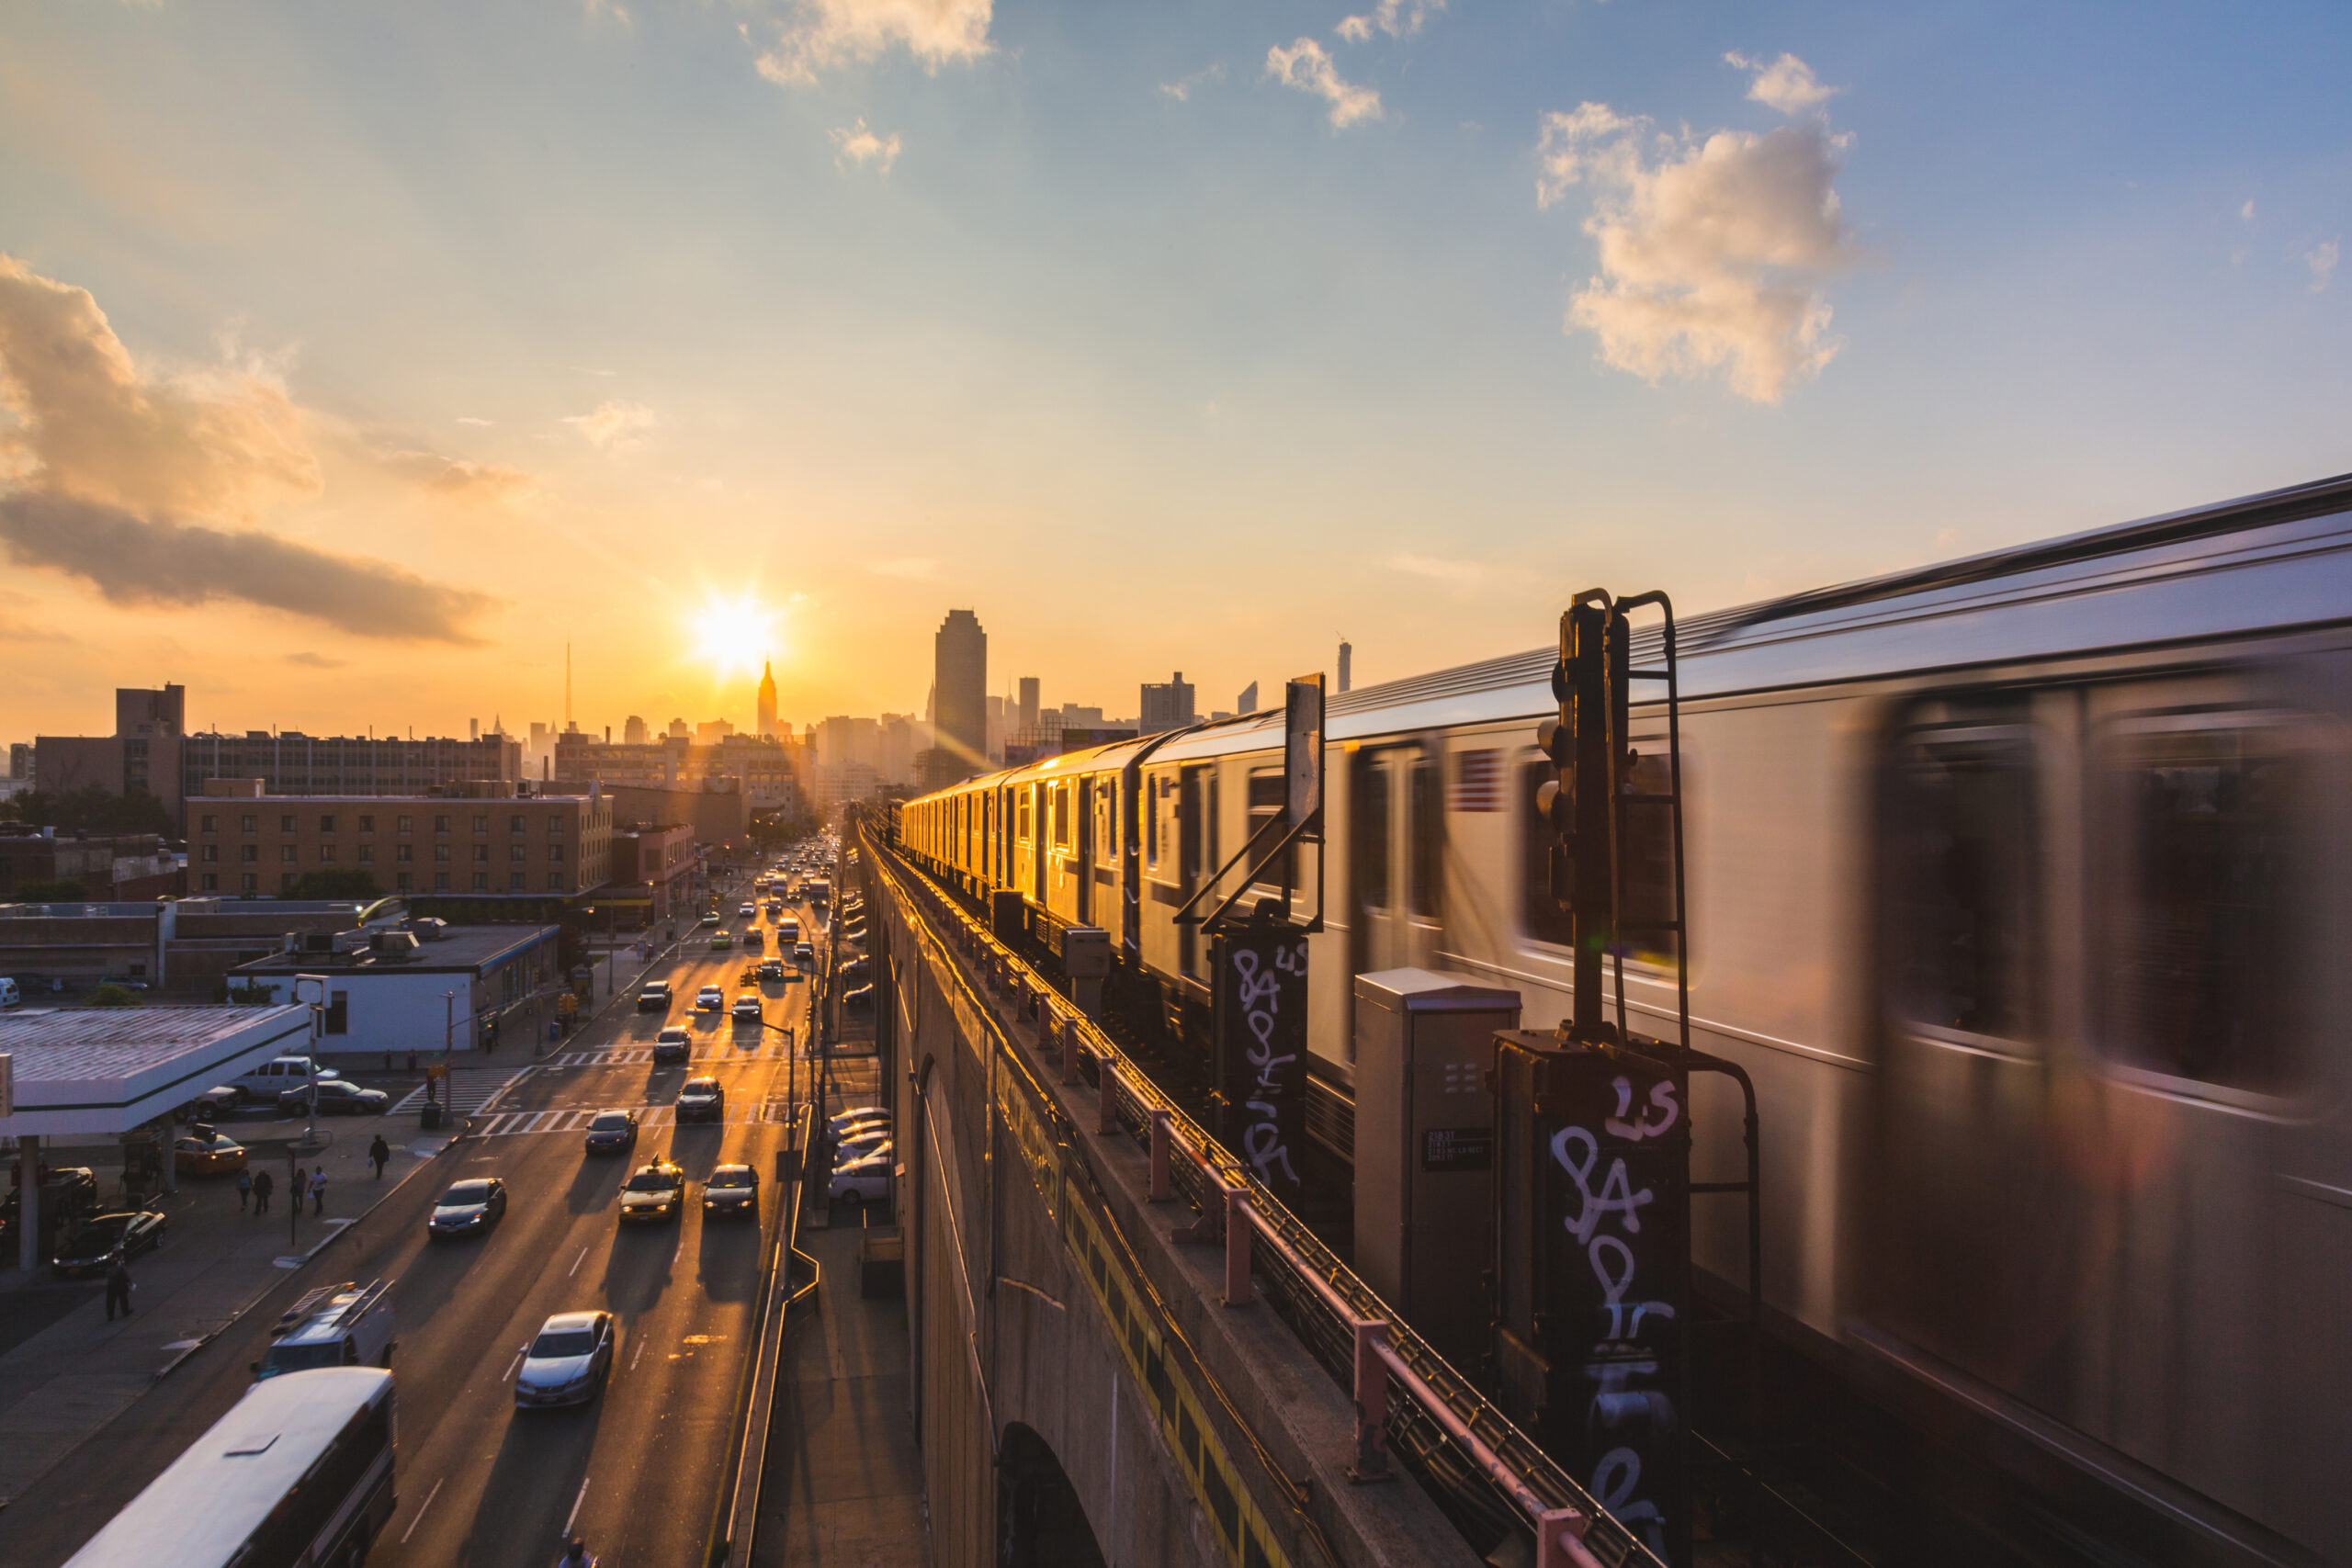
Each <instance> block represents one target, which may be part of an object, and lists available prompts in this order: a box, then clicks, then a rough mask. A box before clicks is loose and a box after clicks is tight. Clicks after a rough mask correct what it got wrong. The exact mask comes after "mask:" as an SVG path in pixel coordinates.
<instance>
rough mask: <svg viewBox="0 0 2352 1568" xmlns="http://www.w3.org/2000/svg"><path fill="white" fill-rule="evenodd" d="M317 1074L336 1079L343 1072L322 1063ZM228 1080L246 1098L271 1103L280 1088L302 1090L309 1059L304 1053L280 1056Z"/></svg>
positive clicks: (305, 1084) (307, 1082)
mask: <svg viewBox="0 0 2352 1568" xmlns="http://www.w3.org/2000/svg"><path fill="white" fill-rule="evenodd" d="M319 1077H321V1078H322V1079H325V1078H339V1077H343V1075H342V1074H341V1073H338V1072H336V1071H335V1070H334V1068H333V1067H324V1066H322V1067H321V1068H320V1069H319ZM229 1081H230V1082H231V1083H232V1084H234V1085H235V1086H236V1087H237V1088H239V1089H243V1090H244V1091H245V1096H246V1098H247V1099H249V1100H262V1101H265V1102H267V1103H275V1102H276V1100H277V1096H278V1094H279V1092H280V1091H281V1090H284V1089H302V1088H305V1087H306V1086H308V1085H309V1083H310V1081H311V1059H310V1058H309V1057H308V1056H280V1057H278V1058H277V1060H276V1061H274V1062H264V1063H263V1064H262V1065H261V1066H258V1067H255V1068H254V1069H253V1070H252V1071H251V1072H248V1073H240V1074H239V1075H238V1076H237V1077H233V1078H232V1079H230V1080H229Z"/></svg>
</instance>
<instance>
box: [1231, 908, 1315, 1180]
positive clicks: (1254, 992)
mask: <svg viewBox="0 0 2352 1568" xmlns="http://www.w3.org/2000/svg"><path fill="white" fill-rule="evenodd" d="M1233 970H1234V974H1235V976H1237V977H1238V981H1239V984H1238V986H1237V987H1236V990H1235V998H1234V999H1235V1001H1236V1002H1237V1003H1238V1005H1239V1007H1240V1008H1241V1010H1242V1016H1243V1018H1244V1020H1245V1021H1247V1022H1248V1024H1249V1026H1250V1033H1251V1034H1252V1035H1254V1036H1256V1037H1257V1041H1258V1044H1257V1048H1256V1049H1254V1050H1252V1051H1250V1053H1249V1058H1250V1066H1252V1067H1253V1068H1255V1069H1256V1071H1257V1077H1256V1081H1255V1085H1254V1087H1255V1088H1256V1089H1257V1090H1258V1092H1259V1094H1260V1095H1261V1096H1267V1097H1269V1098H1263V1099H1252V1100H1245V1101H1243V1107H1244V1109H1246V1110H1248V1111H1250V1114H1251V1115H1252V1116H1253V1117H1254V1118H1255V1120H1253V1121H1252V1122H1250V1124H1249V1125H1248V1126H1247V1127H1245V1128H1243V1129H1242V1133H1241V1152H1242V1154H1243V1156H1245V1157H1246V1158H1247V1159H1248V1160H1249V1161H1250V1164H1251V1165H1252V1166H1253V1167H1255V1168H1256V1169H1257V1172H1258V1179H1259V1180H1261V1181H1265V1182H1268V1183H1270V1184H1271V1183H1272V1173H1273V1171H1274V1168H1276V1167H1280V1168H1281V1170H1282V1175H1283V1179H1284V1180H1285V1181H1287V1182H1289V1183H1290V1185H1291V1186H1292V1187H1294V1188H1295V1187H1296V1186H1298V1184H1299V1179H1298V1172H1297V1170H1296V1169H1295V1168H1294V1167H1293V1166H1292V1164H1291V1158H1290V1150H1289V1148H1288V1147H1287V1146H1286V1145H1284V1144H1283V1134H1282V1125H1281V1117H1282V1107H1281V1105H1280V1103H1279V1101H1278V1100H1275V1099H1273V1098H1272V1096H1276V1095H1279V1094H1280V1093H1281V1092H1282V1091H1283V1089H1284V1087H1285V1078H1284V1075H1283V1072H1282V1070H1281V1069H1282V1068H1283V1067H1285V1066H1288V1065H1289V1064H1291V1063H1293V1062H1295V1061H1297V1060H1298V1054H1297V1053H1296V1052H1295V1051H1288V1052H1278V1051H1276V1050H1275V1049H1274V1030H1275V1027H1276V1024H1277V1022H1278V1017H1277V1015H1278V1014H1279V1013H1280V1011H1281V1010H1282V987H1283V979H1282V976H1283V975H1297V976H1304V975H1305V974H1306V943H1305V942H1298V943H1296V944H1295V946H1294V945H1291V944H1287V943H1286V944H1284V945H1283V946H1282V947H1279V948H1277V949H1275V950H1274V953H1273V960H1272V964H1270V965H1267V966H1264V967H1261V965H1260V964H1259V959H1258V954H1257V953H1254V952H1252V951H1251V950H1250V949H1249V948H1246V947H1243V948H1237V949H1235V950H1234V953H1233ZM1277 970H1279V971H1280V972H1281V973H1280V974H1277V973H1275V971H1277Z"/></svg>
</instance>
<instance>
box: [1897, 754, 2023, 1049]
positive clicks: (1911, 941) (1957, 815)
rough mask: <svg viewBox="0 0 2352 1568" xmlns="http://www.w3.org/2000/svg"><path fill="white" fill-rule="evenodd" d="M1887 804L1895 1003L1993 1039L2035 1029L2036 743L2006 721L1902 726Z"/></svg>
mask: <svg viewBox="0 0 2352 1568" xmlns="http://www.w3.org/2000/svg"><path fill="white" fill-rule="evenodd" d="M1888 826H1889V829H1890V832H1889V840H1890V841H1889V844H1888V852H1887V871H1888V875H1889V878H1890V881H1889V885H1888V889H1887V910H1888V915H1889V918H1890V919H1891V920H1892V922H1893V929H1892V931H1891V932H1890V936H1891V939H1892V941H1891V943H1890V948H1891V951H1890V953H1889V954H1888V956H1889V957H1890V958H1891V959H1892V960H1893V964H1894V998H1895V1005H1896V1006H1897V1007H1898V1008H1899V1009H1900V1010H1902V1012H1903V1014H1904V1016H1905V1017H1906V1018H1908V1019H1909V1020H1910V1021H1913V1022H1914V1023H1922V1024H1927V1025H1928V1026H1930V1027H1932V1028H1937V1029H1951V1030H1957V1031H1959V1032H1962V1033H1966V1034H1975V1035H1984V1036H1987V1037H1990V1038H1994V1039H1999V1040H2029V1039H2031V1038H2032V1037H2033V1035H2034V1033H2035V1029H2034V1011H2035V1010H2034V1001H2033V995H2034V986H2033V955H2034V953H2035V952H2036V951H2037V949H2036V943H2035V941H2034V926H2035V920H2034V914H2035V910H2036V908H2037V907H2038V898H2037V894H2036V888H2035V878H2034V867H2035V865H2036V864H2037V863H2038V860H2037V856H2036V852H2035V840H2036V835H2035V831H2034V774H2033V752H2032V748H2031V744H2030V739H2029V737H2028V736H2027V734H2026V732H2025V731H2024V730H2022V729H2020V728H2009V727H2006V726H1981V727H1939V728H1921V729H1914V730H1912V731H1910V732H1909V733H1907V734H1906V735H1905V736H1904V737H1903V739H1902V740H1901V742H1900V743H1899V746H1898V749H1897V752H1896V776H1895V779H1894V802H1893V805H1892V810H1891V811H1890V814H1889V824H1888Z"/></svg>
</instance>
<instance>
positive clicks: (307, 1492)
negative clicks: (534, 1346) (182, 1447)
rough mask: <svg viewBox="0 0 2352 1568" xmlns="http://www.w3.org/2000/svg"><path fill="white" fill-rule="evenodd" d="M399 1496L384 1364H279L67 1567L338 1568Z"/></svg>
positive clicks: (357, 1555) (357, 1554) (371, 1535)
mask: <svg viewBox="0 0 2352 1568" xmlns="http://www.w3.org/2000/svg"><path fill="white" fill-rule="evenodd" d="M398 1501H399V1499H398V1498H397V1497H396V1496H395V1495H394V1494H393V1491H392V1374H391V1373H390V1372H388V1371H383V1370H381V1369H380V1368H377V1367H330V1368H322V1369H320V1370H318V1371H304V1372H288V1373H286V1374H284V1375H283V1376H280V1377H274V1378H271V1379H268V1380H267V1381H266V1382H258V1383H255V1384H254V1387H253V1391H252V1392H251V1393H247V1394H246V1395H245V1396H244V1398H243V1399H241V1400H239V1401H238V1402H237V1403H236V1404H234V1405H233V1406H232V1407H231V1408H230V1411H229V1413H228V1414H227V1415H226V1416H221V1417H220V1420H218V1421H216V1422H214V1423H213V1424H212V1427H211V1429H210V1430H209V1431H208V1432H206V1433H205V1434H204V1436H202V1437H201V1438H198V1439H197V1440H196V1441H195V1443H193V1444H192V1445H190V1447H189V1448H188V1450H187V1452H186V1453H184V1454H182V1455H180V1457H179V1458H177V1459H175V1460H174V1461H172V1462H171V1464H170V1466H169V1467H168V1468H166V1469H165V1470H164V1473H163V1474H161V1475H159V1476H157V1477H156V1478H155V1479H154V1480H153V1482H152V1483H149V1484H148V1487H147V1490H145V1491H144V1492H141V1494H140V1495H138V1496H136V1497H134V1498H132V1499H131V1500H130V1504H129V1506H126V1507H125V1508H124V1509H123V1510H122V1512H120V1513H119V1514H117V1515H116V1516H115V1517H113V1518H112V1519H110V1520H108V1521H107V1526H106V1528H105V1529H101V1530H100V1531H98V1533H97V1534H96V1535H95V1536H92V1537H91V1538H90V1540H89V1543H88V1544H87V1545H85V1546H84V1547H83V1548H82V1550H81V1551H77V1552H75V1553H74V1555H73V1557H72V1558H71V1559H70V1560H68V1562H66V1564H65V1568H154V1564H156V1563H158V1562H169V1563H172V1564H173V1565H174V1568H348V1565H351V1564H356V1563H358V1562H361V1561H362V1560H364V1559H365V1558H366V1557H367V1555H368V1545H369V1543H370V1542H372V1541H373V1540H375V1539H376V1535H377V1533H378V1532H379V1531H380V1530H381V1529H383V1528H384V1524H385V1521H387V1520H388V1519H390V1517H392V1509H393V1507H394V1506H396V1504H397V1503H398Z"/></svg>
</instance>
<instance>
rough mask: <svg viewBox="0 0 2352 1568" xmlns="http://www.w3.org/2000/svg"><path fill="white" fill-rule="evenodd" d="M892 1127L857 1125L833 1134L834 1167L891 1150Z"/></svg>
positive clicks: (840, 1166) (837, 1168) (837, 1167)
mask: <svg viewBox="0 0 2352 1568" xmlns="http://www.w3.org/2000/svg"><path fill="white" fill-rule="evenodd" d="M890 1147H891V1140H890V1129H889V1128H888V1127H874V1126H866V1127H856V1128H853V1129H851V1130H850V1131H849V1132H846V1133H836V1134H833V1168H834V1169H836V1170H839V1169H840V1168H842V1166H845V1165H849V1164H851V1163H853V1162H854V1161H856V1160H861V1159H864V1158H865V1157H866V1156H868V1155H886V1154H888V1153H889V1152H890Z"/></svg>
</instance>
